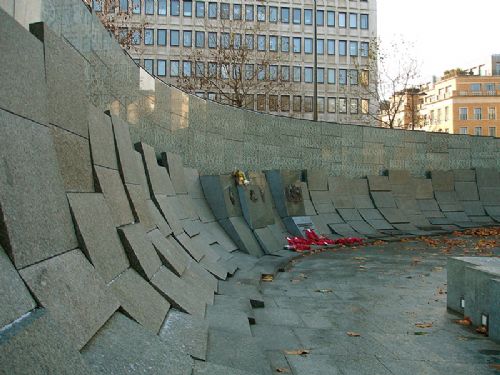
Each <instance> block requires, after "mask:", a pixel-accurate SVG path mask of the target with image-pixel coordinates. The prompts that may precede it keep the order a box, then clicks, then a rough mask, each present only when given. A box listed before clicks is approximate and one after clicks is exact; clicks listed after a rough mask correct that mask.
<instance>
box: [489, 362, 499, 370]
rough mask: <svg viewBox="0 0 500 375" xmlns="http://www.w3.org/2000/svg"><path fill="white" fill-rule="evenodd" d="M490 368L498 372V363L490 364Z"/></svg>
mask: <svg viewBox="0 0 500 375" xmlns="http://www.w3.org/2000/svg"><path fill="white" fill-rule="evenodd" d="M490 367H491V368H494V369H495V370H497V371H500V363H492V364H490Z"/></svg>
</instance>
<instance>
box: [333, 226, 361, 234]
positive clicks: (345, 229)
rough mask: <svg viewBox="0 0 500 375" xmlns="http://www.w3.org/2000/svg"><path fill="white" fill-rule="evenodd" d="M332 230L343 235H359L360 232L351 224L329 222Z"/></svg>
mask: <svg viewBox="0 0 500 375" xmlns="http://www.w3.org/2000/svg"><path fill="white" fill-rule="evenodd" d="M328 226H329V227H330V228H331V230H332V231H333V232H335V233H337V234H338V235H340V236H342V237H359V236H360V234H359V233H358V232H357V231H356V230H354V228H353V227H351V226H350V225H349V224H328Z"/></svg>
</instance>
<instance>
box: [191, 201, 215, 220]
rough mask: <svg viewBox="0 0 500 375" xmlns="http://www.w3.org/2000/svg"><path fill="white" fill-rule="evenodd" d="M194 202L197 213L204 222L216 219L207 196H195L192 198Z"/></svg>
mask: <svg viewBox="0 0 500 375" xmlns="http://www.w3.org/2000/svg"><path fill="white" fill-rule="evenodd" d="M192 203H193V208H194V210H195V212H196V214H197V215H198V217H199V218H200V220H201V221H202V222H204V223H210V222H212V221H215V220H216V219H215V216H214V215H213V213H212V209H211V208H210V206H209V205H208V203H207V201H206V200H205V198H194V199H192Z"/></svg>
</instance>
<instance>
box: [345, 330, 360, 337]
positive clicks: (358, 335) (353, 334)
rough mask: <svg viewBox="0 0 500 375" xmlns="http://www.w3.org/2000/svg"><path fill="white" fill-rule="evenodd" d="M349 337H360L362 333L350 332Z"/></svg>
mask: <svg viewBox="0 0 500 375" xmlns="http://www.w3.org/2000/svg"><path fill="white" fill-rule="evenodd" d="M347 336H349V337H360V336H361V333H357V332H351V331H349V332H347Z"/></svg>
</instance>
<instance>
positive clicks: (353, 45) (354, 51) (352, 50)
mask: <svg viewBox="0 0 500 375" xmlns="http://www.w3.org/2000/svg"><path fill="white" fill-rule="evenodd" d="M349 55H350V56H358V42H356V41H352V40H351V41H350V42H349Z"/></svg>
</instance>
